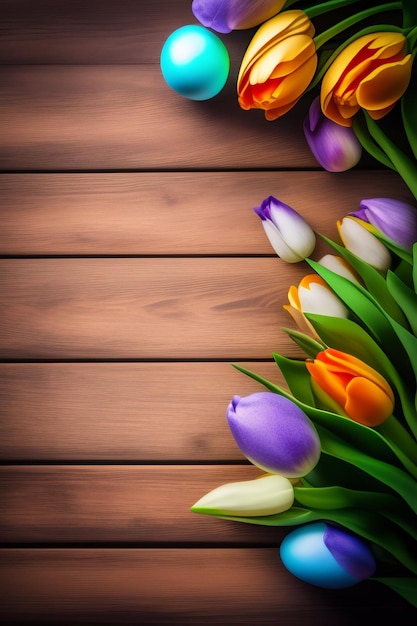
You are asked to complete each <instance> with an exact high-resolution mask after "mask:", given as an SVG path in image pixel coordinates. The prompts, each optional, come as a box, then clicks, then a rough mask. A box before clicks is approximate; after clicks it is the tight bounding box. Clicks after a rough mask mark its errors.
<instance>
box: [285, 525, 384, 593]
mask: <svg viewBox="0 0 417 626" xmlns="http://www.w3.org/2000/svg"><path fill="white" fill-rule="evenodd" d="M280 557H281V561H282V562H283V564H284V565H285V567H286V568H287V569H288V570H289V571H290V572H291V573H292V574H293V575H294V576H296V577H297V578H300V579H301V580H303V581H304V582H307V583H310V584H311V585H315V586H316V587H324V588H326V589H344V588H346V587H352V586H353V585H356V584H358V583H359V582H361V581H362V580H365V579H366V578H369V577H370V576H372V575H373V573H374V572H375V569H376V562H375V559H374V556H373V554H372V552H371V550H370V548H369V547H368V545H367V544H365V543H364V542H363V541H362V540H361V539H360V538H359V537H356V536H355V535H352V534H350V533H348V532H346V531H344V530H343V529H341V528H336V527H334V526H331V525H330V524H326V523H324V522H318V523H314V524H306V525H305V526H300V527H299V528H297V529H296V530H294V531H292V532H291V533H289V534H288V535H287V536H286V537H285V538H284V540H283V541H282V543H281V546H280Z"/></svg>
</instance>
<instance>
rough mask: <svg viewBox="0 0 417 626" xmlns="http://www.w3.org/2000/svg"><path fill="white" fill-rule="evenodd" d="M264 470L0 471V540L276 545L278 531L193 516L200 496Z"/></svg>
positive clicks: (119, 468)
mask: <svg viewBox="0 0 417 626" xmlns="http://www.w3.org/2000/svg"><path fill="white" fill-rule="evenodd" d="M263 473H264V472H262V470H259V469H258V468H256V467H254V466H252V465H238V466H233V465H215V466H213V465H194V466H193V465H163V466H160V465H150V466H140V465H139V466H138V465H122V466H120V465H119V466H117V465H109V466H88V465H87V466H85V465H84V466H83V465H79V466H65V465H59V466H58V465H48V466H38V465H29V466H3V467H0V485H1V489H0V503H1V511H2V516H1V519H0V543H2V544H5V543H12V544H15V543H24V544H30V545H32V544H45V543H46V544H66V545H70V544H73V543H76V544H85V545H87V544H91V543H93V544H94V543H98V544H102V543H104V542H107V543H110V544H113V545H114V544H116V543H135V544H137V545H143V546H149V545H158V544H162V545H173V544H174V543H181V544H184V545H185V544H188V545H190V544H195V543H196V542H200V543H204V544H207V545H209V544H210V545H212V544H214V543H216V544H217V545H219V544H221V543H228V544H229V543H230V544H238V543H243V542H246V543H249V544H258V545H271V544H274V545H275V544H276V543H277V542H278V540H279V538H281V537H282V536H283V532H284V531H283V530H282V529H281V530H280V529H276V528H275V529H274V528H269V529H266V528H261V527H259V526H253V525H251V524H239V523H237V522H227V521H225V520H219V519H216V518H214V517H211V516H208V515H201V514H196V513H192V512H191V511H190V507H191V506H192V505H193V504H194V503H195V502H197V500H199V499H200V498H201V497H202V496H203V495H204V494H205V493H207V492H208V491H210V490H211V489H214V488H215V487H218V486H219V485H222V484H224V483H228V482H236V481H240V480H251V479H254V478H257V477H258V476H261V475H263Z"/></svg>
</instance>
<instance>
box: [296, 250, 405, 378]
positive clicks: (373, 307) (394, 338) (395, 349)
mask: <svg viewBox="0 0 417 626" xmlns="http://www.w3.org/2000/svg"><path fill="white" fill-rule="evenodd" d="M308 263H309V265H311V267H312V268H313V269H314V270H315V271H316V272H317V273H318V274H319V275H320V276H321V277H322V278H323V279H324V280H325V281H326V283H327V284H328V285H329V286H330V287H331V289H333V291H334V292H335V293H336V294H337V295H338V296H339V298H340V299H341V300H342V301H343V302H344V303H345V304H346V306H347V307H348V308H350V310H351V311H353V313H354V314H355V315H356V317H357V318H358V319H359V320H361V322H363V324H364V325H365V326H366V328H367V329H368V331H369V332H370V334H371V335H372V336H373V338H374V339H375V340H376V341H377V343H378V344H379V345H380V346H383V347H384V351H385V352H386V354H387V356H388V358H389V359H390V361H391V362H392V363H394V364H395V367H396V368H397V369H398V370H399V371H400V373H401V375H402V376H404V377H406V378H407V377H408V375H409V369H410V368H409V363H408V362H407V361H408V357H407V352H406V351H405V350H404V346H403V345H402V343H401V341H400V340H399V337H398V333H397V332H396V329H395V330H394V328H393V326H392V324H391V319H392V318H388V316H387V314H386V313H385V312H384V311H383V310H382V308H381V307H380V305H379V303H378V302H376V301H375V300H374V299H373V297H372V295H371V294H370V293H369V292H367V291H366V289H364V288H363V287H361V286H360V285H355V284H354V283H352V282H351V281H350V280H348V279H347V278H344V277H343V276H339V275H338V274H336V273H335V272H332V271H331V270H329V269H327V268H326V267H323V266H322V265H320V263H316V262H315V261H311V260H308ZM306 317H307V318H308V315H306Z"/></svg>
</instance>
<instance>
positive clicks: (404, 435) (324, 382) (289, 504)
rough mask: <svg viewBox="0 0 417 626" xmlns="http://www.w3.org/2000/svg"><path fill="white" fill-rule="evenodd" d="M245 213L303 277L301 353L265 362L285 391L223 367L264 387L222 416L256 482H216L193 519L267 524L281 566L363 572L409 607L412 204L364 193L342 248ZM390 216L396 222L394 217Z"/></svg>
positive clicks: (272, 218)
mask: <svg viewBox="0 0 417 626" xmlns="http://www.w3.org/2000/svg"><path fill="white" fill-rule="evenodd" d="M255 212H256V213H257V214H258V215H259V217H260V218H261V220H262V224H263V226H264V229H265V232H266V234H267V236H268V238H269V240H270V243H271V245H272V246H273V248H274V250H275V251H276V252H277V254H278V256H279V257H281V258H282V259H283V260H284V261H286V262H290V263H293V262H297V261H300V260H306V262H307V263H308V265H309V266H310V267H311V268H312V270H314V273H310V274H307V275H306V276H305V277H304V278H303V279H302V280H301V282H300V284H299V285H298V286H294V285H293V286H291V287H290V288H289V291H288V304H287V305H285V306H284V308H286V309H287V311H288V312H289V313H290V315H291V316H292V318H293V319H294V320H295V321H296V323H297V330H292V329H290V328H287V329H284V331H285V332H286V333H288V335H289V336H290V337H291V338H292V339H293V341H295V342H296V344H297V345H298V346H299V347H301V348H302V350H303V352H304V353H305V358H303V359H302V358H301V359H291V358H288V357H286V356H284V355H281V354H273V358H274V360H275V362H276V364H277V366H278V367H279V369H280V370H281V373H282V374H283V376H284V379H285V381H286V383H287V387H286V388H284V387H281V386H279V385H277V384H275V383H274V382H273V381H270V380H266V379H265V378H263V377H261V376H259V375H257V374H256V373H255V372H251V371H248V370H246V369H244V368H242V367H241V366H240V365H237V364H235V367H236V368H237V369H238V370H240V371H242V372H244V373H245V374H247V375H249V376H251V377H252V378H254V379H255V380H257V381H258V382H259V383H261V384H262V385H263V386H264V387H265V388H266V391H260V392H257V393H254V394H252V395H250V396H247V397H244V398H241V397H239V396H235V397H234V398H233V399H232V400H231V402H230V405H229V407H228V408H227V420H228V424H229V427H230V430H231V432H232V435H233V437H234V439H235V441H236V443H237V445H238V446H239V448H240V450H241V451H242V453H243V454H244V455H245V456H246V458H247V459H248V460H249V461H251V463H253V464H254V465H255V466H257V467H259V469H260V470H262V472H263V474H260V476H259V478H257V479H255V480H251V481H244V482H240V483H229V484H225V485H221V486H220V487H218V488H216V489H214V490H213V491H211V492H209V493H208V494H206V495H204V496H203V497H202V498H201V499H200V500H199V501H198V502H197V503H196V504H194V506H193V507H192V511H194V512H196V513H205V514H210V515H214V516H216V517H220V518H225V519H231V520H235V521H241V522H247V523H251V524H261V525H266V526H298V525H300V526H301V527H300V528H299V529H296V530H294V531H292V532H291V533H290V534H289V535H287V537H285V539H284V540H283V542H282V544H281V548H280V553H281V559H282V561H283V563H284V565H285V566H286V567H287V568H288V569H289V571H290V572H292V573H293V574H295V575H296V576H298V577H299V578H301V579H302V580H304V581H306V582H309V583H311V584H315V585H318V586H322V587H329V588H344V587H348V586H351V585H354V584H356V583H358V582H360V581H361V580H364V579H366V578H372V579H373V580H377V581H379V582H381V583H384V584H385V585H387V586H389V587H391V588H392V589H393V590H394V591H396V592H398V593H399V594H401V595H402V596H404V597H405V598H406V599H407V600H408V601H409V602H411V603H412V604H413V605H415V606H416V607H417V593H416V591H417V410H416V398H417V395H416V391H417V383H416V380H417V209H416V208H415V207H414V206H412V205H410V204H407V203H404V202H400V201H397V200H393V199H391V198H371V199H366V200H363V201H362V202H361V203H360V207H359V210H358V211H355V212H352V213H350V214H349V215H347V216H346V217H344V218H343V219H342V220H341V221H340V222H338V231H339V234H340V238H341V240H342V242H343V243H342V244H339V243H337V242H334V241H332V240H330V239H328V238H326V237H324V239H325V240H326V241H327V243H328V244H329V246H330V247H331V248H332V252H334V253H335V254H326V255H325V256H324V257H322V258H321V259H320V260H319V261H313V260H312V259H311V258H310V257H309V256H308V255H310V254H311V253H312V252H313V250H314V248H315V242H316V234H315V233H314V232H313V230H312V229H311V228H310V226H309V225H308V224H307V222H305V220H304V219H303V218H302V217H301V215H299V214H298V213H297V212H296V211H294V209H292V208H291V207H289V206H287V205H286V204H284V203H283V202H280V201H279V200H277V199H276V198H274V197H272V196H270V197H268V198H266V199H265V200H264V201H263V202H262V203H261V205H260V206H259V207H256V208H255ZM393 215H394V216H395V219H393Z"/></svg>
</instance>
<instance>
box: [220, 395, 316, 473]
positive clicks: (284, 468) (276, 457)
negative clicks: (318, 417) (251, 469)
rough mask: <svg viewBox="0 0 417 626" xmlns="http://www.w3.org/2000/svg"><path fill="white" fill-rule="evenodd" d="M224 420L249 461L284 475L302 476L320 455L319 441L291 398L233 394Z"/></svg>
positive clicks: (312, 466) (265, 469)
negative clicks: (241, 396)
mask: <svg viewBox="0 0 417 626" xmlns="http://www.w3.org/2000/svg"><path fill="white" fill-rule="evenodd" d="M227 421H228V423H229V427H230V430H231V432H232V435H233V437H234V438H235V441H236V443H237V445H238V446H239V448H240V450H241V451H242V452H243V454H244V455H245V456H246V457H247V458H248V459H249V461H250V462H251V463H253V464H254V465H257V466H258V467H260V468H261V469H262V470H264V471H266V472H269V473H274V474H281V475H282V476H286V477H287V478H299V477H301V476H305V475H306V474H308V472H310V471H311V470H312V469H313V468H314V467H315V466H316V464H317V462H318V460H319V458H320V440H319V437H318V435H317V431H316V429H315V427H314V425H313V423H312V422H311V420H310V419H309V418H308V417H307V415H306V414H305V413H304V412H303V411H302V410H301V409H300V408H299V407H298V406H297V405H296V404H295V403H294V402H292V401H291V400H289V399H287V398H284V397H283V396H280V395H278V394H275V393H271V392H267V391H265V392H259V393H253V394H251V395H249V396H246V397H245V398H240V397H239V396H234V398H233V399H232V401H231V402H230V404H229V406H228V409H227Z"/></svg>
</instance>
